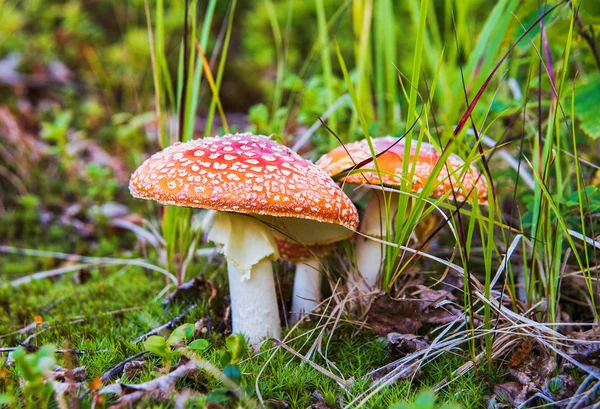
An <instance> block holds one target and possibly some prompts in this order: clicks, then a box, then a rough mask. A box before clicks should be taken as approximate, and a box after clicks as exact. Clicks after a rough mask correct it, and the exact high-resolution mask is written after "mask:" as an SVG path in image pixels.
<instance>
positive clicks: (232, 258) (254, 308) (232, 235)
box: [208, 212, 281, 346]
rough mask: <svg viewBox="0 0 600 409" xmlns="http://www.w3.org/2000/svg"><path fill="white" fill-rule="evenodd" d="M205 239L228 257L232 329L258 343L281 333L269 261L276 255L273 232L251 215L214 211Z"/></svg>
mask: <svg viewBox="0 0 600 409" xmlns="http://www.w3.org/2000/svg"><path fill="white" fill-rule="evenodd" d="M208 239H209V240H211V241H213V242H215V243H217V244H218V245H221V246H222V247H221V250H222V252H223V254H224V255H225V258H226V259H227V270H228V274H229V291H230V294H231V316H232V323H233V325H232V326H233V332H239V333H242V334H244V335H245V336H247V337H248V340H249V341H250V344H253V345H255V346H257V345H258V343H259V342H260V341H262V340H263V338H266V337H275V338H279V336H280V335H281V323H280V322H279V309H278V305H277V293H276V291H275V281H274V279H273V265H272V263H271V262H272V260H273V259H276V258H277V256H278V252H277V244H276V243H275V239H274V238H273V233H272V231H271V229H270V228H269V227H267V226H266V225H265V224H264V223H263V222H261V221H259V220H256V219H255V218H253V217H250V216H247V215H243V214H236V213H226V212H217V214H216V215H215V219H214V223H213V226H212V228H211V229H210V232H209V233H208Z"/></svg>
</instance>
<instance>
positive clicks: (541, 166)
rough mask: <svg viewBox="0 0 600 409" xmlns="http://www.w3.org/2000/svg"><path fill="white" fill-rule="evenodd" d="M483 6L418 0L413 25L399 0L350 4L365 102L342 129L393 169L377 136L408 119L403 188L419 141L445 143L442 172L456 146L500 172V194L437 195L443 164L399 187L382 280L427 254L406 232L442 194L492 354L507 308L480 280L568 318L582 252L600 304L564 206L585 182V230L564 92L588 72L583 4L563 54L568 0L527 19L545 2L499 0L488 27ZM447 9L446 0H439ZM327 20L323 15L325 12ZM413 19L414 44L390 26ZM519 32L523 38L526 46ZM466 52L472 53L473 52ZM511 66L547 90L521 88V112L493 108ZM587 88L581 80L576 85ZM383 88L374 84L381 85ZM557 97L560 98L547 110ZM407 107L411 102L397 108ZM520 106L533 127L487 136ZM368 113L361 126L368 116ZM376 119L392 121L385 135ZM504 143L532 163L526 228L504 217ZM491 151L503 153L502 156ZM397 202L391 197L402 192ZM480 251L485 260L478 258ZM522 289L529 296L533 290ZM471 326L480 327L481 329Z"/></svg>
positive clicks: (492, 175) (347, 75)
mask: <svg viewBox="0 0 600 409" xmlns="http://www.w3.org/2000/svg"><path fill="white" fill-rule="evenodd" d="M480 6H481V4H480V3H478V2H476V1H462V2H445V6H444V9H443V12H442V13H432V12H430V7H431V4H430V1H426V0H424V1H416V0H415V1H411V2H409V7H408V8H409V12H410V21H411V22H412V25H411V26H410V27H409V28H407V27H406V26H402V27H400V26H399V25H398V24H399V19H397V18H395V16H397V15H399V14H400V13H401V12H402V10H401V9H400V8H399V7H395V5H393V4H392V3H391V2H388V1H385V0H380V1H369V0H355V1H353V2H352V5H351V9H352V25H353V27H354V34H355V39H354V68H352V65H351V64H349V63H348V61H349V60H348V58H347V57H344V55H343V52H342V51H341V50H340V48H339V47H337V55H338V63H339V68H340V70H341V73H342V75H343V77H344V79H345V82H346V86H347V88H348V91H349V93H350V95H351V97H352V102H353V105H354V110H353V115H352V120H351V123H350V126H349V128H348V130H347V133H344V132H343V131H342V134H341V136H340V139H342V140H347V139H346V138H348V137H350V138H354V137H357V138H361V137H362V138H366V139H367V141H369V145H370V146H371V149H372V155H373V166H372V167H373V168H374V171H376V172H381V169H379V166H378V164H377V153H378V152H375V151H373V147H372V144H371V142H370V140H371V137H374V136H381V135H383V134H386V133H391V134H394V133H395V134H396V135H398V133H396V131H397V130H398V129H399V125H400V124H403V125H404V129H405V133H404V134H402V135H399V136H402V137H404V138H405V139H406V146H407V154H406V157H405V161H404V168H403V169H402V174H403V175H406V177H404V178H403V180H404V183H403V184H402V186H401V187H400V191H408V190H409V189H410V181H411V180H412V175H413V174H414V169H415V168H414V164H413V166H411V164H410V162H409V161H408V148H409V147H410V146H411V145H412V146H413V148H414V147H415V146H416V149H417V150H418V149H419V146H420V144H421V143H422V142H423V141H428V142H431V143H434V144H435V145H437V146H438V148H439V149H440V152H441V161H440V163H439V164H438V165H437V166H436V170H434V172H432V174H437V173H439V171H441V170H442V168H443V164H442V163H443V162H444V161H445V159H447V158H448V156H449V155H450V154H452V153H457V154H459V156H461V157H462V158H464V159H465V160H466V162H467V165H466V166H470V165H471V164H473V165H475V166H476V167H477V168H478V169H479V170H480V171H481V172H482V173H483V174H484V177H486V178H487V179H488V180H489V182H490V189H489V192H488V197H489V203H487V205H482V204H480V203H477V201H476V200H475V199H473V198H472V200H470V203H469V204H467V205H465V204H458V205H457V204H454V203H453V201H452V200H450V199H452V197H453V195H452V194H451V193H450V194H448V195H447V196H446V197H443V198H439V199H431V198H430V197H429V196H430V194H431V192H432V191H433V189H434V187H435V184H436V180H435V179H434V178H432V179H430V180H428V181H427V182H426V183H425V187H424V188H423V190H422V191H421V192H419V193H417V194H416V195H415V196H416V197H415V196H413V197H411V196H409V195H406V194H401V195H399V196H397V197H398V199H397V200H398V213H397V214H396V215H394V216H395V219H396V226H395V229H391V228H389V221H390V220H392V219H393V218H392V215H390V214H389V212H388V214H386V215H385V218H386V220H387V221H388V237H387V239H386V240H387V241H388V242H389V244H390V246H389V247H388V248H387V254H386V262H385V269H384V272H383V276H382V279H381V283H382V289H384V290H386V291H392V292H393V291H394V289H395V288H396V287H395V284H396V283H397V281H398V279H399V278H400V277H401V273H402V272H403V271H404V270H405V269H406V267H407V266H408V265H409V263H412V262H413V261H414V260H415V258H417V256H415V255H414V254H413V255H411V256H408V255H407V254H405V252H404V251H403V250H402V246H407V245H408V244H409V240H410V236H411V233H412V232H413V231H414V230H415V228H416V227H417V226H418V224H419V223H420V222H421V221H422V220H423V219H424V216H425V215H427V214H429V213H431V212H432V211H433V207H432V206H430V205H428V203H427V200H430V201H431V200H433V202H434V204H435V205H436V206H439V207H441V208H444V209H446V210H447V211H448V212H449V214H450V223H452V225H454V231H455V232H456V251H457V255H458V264H460V265H461V267H462V271H464V282H463V293H464V302H463V304H464V310H465V317H467V321H468V326H469V327H470V329H471V334H472V335H473V334H474V331H475V328H476V326H477V325H478V324H477V321H481V322H482V323H483V329H484V330H485V331H486V335H485V336H484V345H485V351H486V356H487V358H488V360H489V359H491V356H492V344H493V337H494V335H493V331H492V330H493V328H494V327H495V326H496V325H497V320H498V319H499V316H498V315H497V311H495V310H494V309H493V308H492V304H491V303H483V304H481V303H480V302H479V301H478V300H477V299H474V298H473V292H474V291H475V290H482V292H483V296H484V297H485V298H486V299H489V300H491V299H493V298H494V297H497V295H494V294H498V293H497V291H498V290H500V294H506V295H507V297H509V299H510V300H511V301H512V304H513V306H512V307H513V308H514V310H515V311H518V312H520V313H524V312H525V311H528V310H530V309H531V308H533V310H532V311H530V312H529V315H530V316H535V317H536V318H537V319H538V320H539V322H540V323H557V322H559V321H560V316H559V309H560V307H559V303H560V299H561V283H562V280H563V277H564V275H565V273H566V271H567V267H568V266H569V265H573V266H575V267H576V268H577V269H578V270H579V271H580V272H581V273H580V274H581V275H582V277H583V278H584V280H585V283H586V291H587V298H588V300H589V303H590V309H591V311H592V313H593V314H594V315H595V316H597V314H598V309H597V306H596V297H595V294H594V286H593V277H592V276H591V273H590V268H591V267H593V265H594V263H593V260H592V259H591V258H592V254H593V250H592V249H591V248H590V247H589V246H590V245H591V244H590V243H589V240H588V242H585V241H583V242H576V240H577V237H576V236H574V235H573V234H572V233H571V232H570V229H571V227H569V224H568V223H567V221H566V219H565V216H564V213H565V210H566V209H565V207H564V205H563V203H564V202H565V200H566V198H567V197H569V196H570V195H571V194H572V193H575V192H576V195H577V197H578V200H579V204H578V212H579V214H578V217H579V222H578V223H577V226H578V227H579V228H580V229H581V231H582V232H585V231H586V225H585V217H586V215H585V210H584V209H585V206H586V205H585V204H586V197H585V190H584V187H585V186H584V181H583V176H582V169H581V165H580V164H579V162H578V161H577V160H576V165H575V166H573V159H572V158H573V157H574V158H576V159H577V158H578V157H579V150H578V147H577V139H576V137H575V134H576V131H577V130H576V128H575V126H576V125H575V121H573V118H574V117H575V114H576V113H575V107H574V105H573V106H572V107H570V109H569V108H567V109H565V107H563V105H562V101H565V100H566V98H565V94H566V93H567V92H568V90H569V84H570V83H572V82H573V79H574V75H575V73H574V72H573V71H572V70H571V65H570V64H569V61H570V58H571V50H572V47H573V34H574V27H575V21H576V14H575V13H576V10H577V5H576V4H573V7H572V8H570V9H568V10H570V11H569V13H568V17H566V20H567V21H568V27H569V30H568V32H567V33H566V35H565V37H564V41H563V42H562V43H561V46H562V47H563V52H562V55H561V56H560V58H558V59H557V60H556V61H551V60H549V59H548V58H549V55H550V54H551V53H550V52H549V48H548V45H547V44H546V43H544V41H542V40H543V39H542V35H547V31H548V30H551V29H552V28H551V24H549V22H553V21H556V20H557V19H561V18H562V19H565V17H564V16H565V13H564V9H565V5H562V4H561V3H557V4H552V5H549V6H547V7H545V8H544V7H541V8H540V9H539V10H538V13H537V16H535V18H533V20H531V21H534V23H533V24H530V25H527V26H524V25H522V23H521V21H520V20H519V18H517V17H516V16H517V15H518V13H519V12H520V10H522V9H526V10H527V9H528V7H529V9H532V6H531V4H529V3H528V4H526V5H525V6H524V5H523V4H521V3H520V2H518V1H516V0H501V1H499V2H497V3H495V4H494V6H493V7H492V8H491V10H490V13H489V15H488V16H487V19H486V20H485V21H484V22H483V23H481V29H480V30H479V31H478V32H477V33H476V34H477V35H474V33H473V27H474V26H478V25H479V24H478V23H477V22H474V21H472V20H471V19H470V16H474V15H479V14H481V13H480V11H479V10H478V8H479V7H480ZM320 8H321V5H320V3H319V2H317V13H318V14H320V13H322V10H320ZM436 11H438V12H439V9H438V10H436ZM534 11H535V9H534ZM561 13H562V15H561ZM440 16H441V18H440ZM320 20H321V27H322V26H323V23H322V18H321V19H320ZM402 21H406V19H404V20H402ZM407 30H410V31H411V32H412V33H413V35H412V38H413V39H414V43H413V48H412V49H411V50H409V51H407V50H400V49H399V48H398V44H396V43H395V41H394V39H395V37H394V36H393V35H389V34H390V33H396V32H400V31H403V32H406V31H407ZM323 33H325V30H320V31H319V43H320V44H321V46H322V47H323V48H322V49H321V50H322V53H321V59H322V61H321V62H322V67H323V69H324V71H326V72H327V71H328V70H329V69H330V67H329V65H330V63H329V62H328V61H325V60H328V57H329V55H328V53H327V52H326V48H325V46H326V45H328V44H330V43H331V42H333V41H335V38H334V37H331V38H329V39H327V41H325V40H324V38H323ZM515 33H516V34H515ZM528 44H529V45H530V46H527V45H528ZM537 44H539V47H538V46H537ZM517 45H519V46H520V47H519V48H516V46H517ZM554 48H556V45H554ZM324 50H325V51H324ZM401 51H403V52H404V53H405V54H408V55H412V64H411V65H409V64H408V62H407V61H406V59H404V60H403V61H397V60H396V58H397V57H396V56H397V55H399V54H400V52H401ZM507 51H508V53H507ZM505 53H506V54H505ZM519 54H520V55H519ZM464 58H466V62H465V63H463V62H462V61H463V59H464ZM402 62H403V63H402ZM507 67H508V68H507ZM334 69H335V67H334ZM508 69H510V71H508ZM391 73H393V75H392V74H391ZM507 73H509V75H511V76H515V75H517V76H518V77H517V79H518V80H520V81H521V82H522V85H521V87H522V88H525V93H526V94H527V93H531V92H535V95H536V97H535V99H537V101H532V100H528V99H525V98H524V99H522V100H521V102H522V103H523V105H522V106H521V109H520V111H521V112H520V113H519V112H518V111H519V108H510V109H506V110H504V111H500V112H498V111H496V110H493V109H492V107H493V104H494V103H495V101H496V99H497V98H498V97H499V95H503V94H505V90H507V89H508V86H507V83H506V80H507ZM521 73H524V75H523V74H521ZM326 75H327V76H329V74H326ZM392 77H393V78H394V80H393V81H392V80H391V78H392ZM407 78H408V79H407ZM513 81H514V79H513ZM531 84H536V85H535V86H536V87H538V89H537V90H535V89H531V87H532V86H533V85H531ZM545 84H549V85H548V87H547V88H542V87H544V86H545ZM575 91H576V88H575V86H574V85H572V92H573V93H574V92H575ZM371 95H372V96H373V98H370V96H371ZM573 100H574V98H571V101H573ZM527 104H530V105H529V106H528V105H527ZM400 107H404V108H405V109H404V110H401V109H399V108H400ZM532 107H534V108H533V113H534V115H533V117H530V116H529V115H525V114H524V113H526V112H527V113H529V114H530V113H531V112H532ZM545 107H548V109H547V111H546V110H545ZM400 112H402V116H401V117H398V113H400ZM507 119H510V120H511V122H512V123H513V124H514V123H515V122H517V121H521V123H522V124H521V126H522V128H523V129H524V130H525V132H524V133H523V135H522V136H521V137H520V138H521V139H519V138H517V139H513V140H512V142H505V141H504V140H503V138H505V135H504V133H503V132H502V133H501V134H500V135H493V134H492V135H491V136H492V138H494V139H496V141H497V146H496V147H494V148H491V149H490V148H489V147H487V146H485V145H484V144H483V142H482V137H483V136H484V132H485V133H487V132H498V131H501V127H500V126H498V124H499V123H500V122H501V121H505V120H507ZM355 124H356V125H360V126H359V127H358V128H355ZM374 124H376V126H374ZM415 125H416V126H415ZM456 125H458V128H457V129H455V126H456ZM374 129H377V130H379V132H380V133H379V134H378V135H372V134H371V132H372V131H373V130H374ZM486 137H487V136H486ZM496 149H503V150H507V151H508V152H511V153H512V154H514V155H515V156H516V159H517V161H519V163H520V165H519V168H518V169H519V171H521V172H527V173H528V174H529V173H531V175H532V176H533V181H534V186H533V189H532V191H533V198H532V202H531V203H530V209H532V218H531V223H529V222H528V221H524V220H522V219H521V221H520V227H521V228H520V229H519V228H517V229H515V228H513V227H510V226H509V225H507V224H505V222H504V219H503V214H502V212H501V211H500V203H499V200H500V198H499V197H497V194H496V191H495V189H494V187H493V183H494V181H495V180H496V178H497V175H498V172H497V171H496V169H495V168H496V167H498V166H501V162H499V161H498V159H495V158H494V157H495V156H496V153H497V152H496ZM492 158H493V159H492ZM569 158H570V159H569ZM490 159H491V160H493V162H492V163H491V164H490V163H489V160H490ZM464 171H465V169H463V172H464ZM503 180H505V178H503ZM521 181H522V179H521V178H519V175H517V177H516V179H514V186H513V192H514V193H513V196H514V197H515V198H516V199H517V200H518V196H517V192H519V191H522V187H521ZM502 192H503V194H506V193H507V189H505V188H503V189H502ZM475 193H476V192H474V193H473V194H472V195H471V196H472V197H473V196H474V195H475ZM526 204H527V203H526ZM387 208H388V209H389V208H390V206H389V202H388V206H387ZM516 216H517V218H521V217H522V216H523V215H522V214H521V213H517V214H516ZM441 228H442V225H440V226H439V227H438V228H437V229H434V232H433V234H437V233H438V232H439V231H440V229H441ZM520 234H525V239H524V240H523V241H522V247H521V250H522V254H521V255H520V257H517V254H516V253H514V251H513V252H511V254H510V257H509V256H508V255H507V252H508V249H509V248H513V249H514V246H515V245H516V244H517V242H518V240H520V238H521V237H523V236H521V235H520ZM429 239H430V238H428V239H427V240H426V241H429ZM515 240H517V241H515ZM475 248H477V250H475ZM474 255H476V257H475V259H476V260H477V261H473V259H474ZM513 264H514V265H513ZM521 264H522V268H521V267H520V265H521ZM499 265H500V266H505V268H504V267H503V274H504V276H505V277H504V278H503V279H501V280H500V281H498V280H499V279H500V277H496V274H497V271H496V269H497V268H498V266H499ZM479 279H481V280H482V281H481V283H480V282H479ZM494 286H495V287H494ZM522 286H525V290H526V291H525V292H523V291H522V290H521V288H522ZM523 293H524V294H525V298H523V297H522V296H521V295H520V294H523ZM479 308H482V309H483V310H482V312H483V316H482V317H481V319H480V318H477V319H476V318H475V316H476V315H477V313H476V311H478V310H479ZM471 338H472V339H474V337H473V336H472V337H471ZM475 349H476V344H475V342H474V341H473V342H471V344H470V350H471V355H472V359H473V360H474V361H475V354H476V352H475Z"/></svg>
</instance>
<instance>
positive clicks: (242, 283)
mask: <svg viewBox="0 0 600 409" xmlns="http://www.w3.org/2000/svg"><path fill="white" fill-rule="evenodd" d="M227 271H228V275H229V292H230V294H231V321H232V327H233V332H234V333H241V334H244V335H245V336H246V337H247V338H248V341H249V342H250V344H252V345H258V343H259V342H260V341H262V340H263V339H264V338H266V337H275V338H279V337H280V336H281V324H280V322H279V308H278V305H277V298H276V292H275V280H274V279H273V265H272V263H271V260H269V259H263V260H261V261H259V262H258V263H257V264H255V265H254V266H253V267H252V271H251V277H250V279H247V280H245V279H244V274H243V273H242V271H240V269H239V268H238V267H237V266H236V265H235V264H234V263H233V262H232V261H229V260H228V261H227Z"/></svg>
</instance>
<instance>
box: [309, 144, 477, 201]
mask: <svg viewBox="0 0 600 409" xmlns="http://www.w3.org/2000/svg"><path fill="white" fill-rule="evenodd" d="M397 141H398V139H397V138H394V137H391V136H384V137H381V138H373V139H372V142H373V147H374V149H375V153H379V152H382V151H385V150H386V149H388V148H390V146H391V148H390V149H389V150H388V151H387V152H385V153H384V154H382V155H380V156H379V157H377V165H378V166H379V169H380V170H381V171H382V173H381V179H380V178H379V176H378V175H377V173H376V172H374V171H365V172H356V173H352V174H350V175H347V176H345V177H343V178H341V179H340V180H341V181H343V182H346V183H353V184H357V185H361V184H365V183H369V184H374V185H378V184H380V183H383V184H384V185H386V186H390V187H399V186H400V185H401V182H402V167H403V162H404V148H405V146H404V141H403V140H401V141H400V142H398V143H396V144H395V145H394V143H395V142H397ZM392 145H393V146H392ZM416 145H417V142H416V141H413V143H411V153H410V160H411V162H413V161H415V160H416V161H417V164H416V166H415V172H414V176H413V180H412V184H411V191H412V192H420V191H421V190H422V189H423V187H424V185H425V182H426V181H427V179H428V178H429V177H430V175H431V173H432V172H433V169H434V167H435V164H436V163H437V162H438V160H439V159H440V154H439V153H438V152H437V151H436V149H435V147H434V146H433V145H431V144H429V143H427V142H422V143H421V146H420V148H419V153H418V155H417V153H416ZM369 158H372V155H371V150H370V149H369V145H368V142H367V140H366V139H363V140H362V141H359V142H353V143H349V144H347V145H345V146H338V147H337V148H335V149H333V150H332V151H331V152H329V153H327V154H325V155H323V156H322V157H321V158H320V159H319V160H318V161H317V163H316V164H317V166H319V167H320V168H321V169H324V170H325V171H326V172H327V173H328V174H329V175H331V176H333V175H336V174H338V173H340V172H343V171H346V170H349V169H352V167H353V166H356V164H359V163H361V162H363V161H365V160H367V159H369ZM446 163H447V165H448V166H447V167H446V166H443V167H442V168H441V172H440V174H438V176H437V180H438V182H439V183H438V185H437V186H436V187H435V189H434V190H433V192H432V197H440V196H443V195H444V194H445V193H446V192H447V191H448V190H450V189H451V187H453V188H454V191H455V195H456V199H457V200H465V198H466V196H467V194H468V193H469V192H470V191H471V190H473V188H474V187H475V185H476V186H477V195H478V198H479V200H480V201H486V200H487V194H488V188H487V181H486V179H485V176H483V175H481V176H480V172H479V171H478V170H477V169H476V168H475V167H474V166H470V167H469V169H467V170H466V171H463V169H464V167H465V162H464V161H463V160H462V159H461V158H460V157H459V156H457V155H455V154H451V155H450V156H449V157H448V159H447V161H446ZM363 168H368V169H373V168H374V164H373V161H370V162H368V163H366V164H365V165H364V166H363ZM384 172H385V173H384ZM463 172H464V175H462V177H460V176H461V174H462V173H463ZM449 176H451V177H449ZM459 177H460V178H459ZM473 194H474V193H471V197H472V195H473ZM451 197H453V196H451Z"/></svg>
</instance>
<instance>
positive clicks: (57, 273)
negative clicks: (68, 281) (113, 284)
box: [4, 264, 93, 287]
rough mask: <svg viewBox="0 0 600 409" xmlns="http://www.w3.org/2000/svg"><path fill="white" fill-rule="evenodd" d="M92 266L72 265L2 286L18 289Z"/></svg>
mask: <svg viewBox="0 0 600 409" xmlns="http://www.w3.org/2000/svg"><path fill="white" fill-rule="evenodd" d="M91 266H93V264H74V265H70V266H64V267H59V268H53V269H51V270H47V271H40V272H38V273H34V274H30V275H27V276H25V277H21V278H17V279H16V280H13V281H11V282H9V283H8V284H4V286H6V287H7V286H11V287H18V286H20V285H23V284H28V283H30V282H32V281H34V280H42V279H44V278H50V277H56V276H60V275H63V274H66V273H71V272H73V271H77V270H81V269H82V268H84V267H91Z"/></svg>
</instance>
